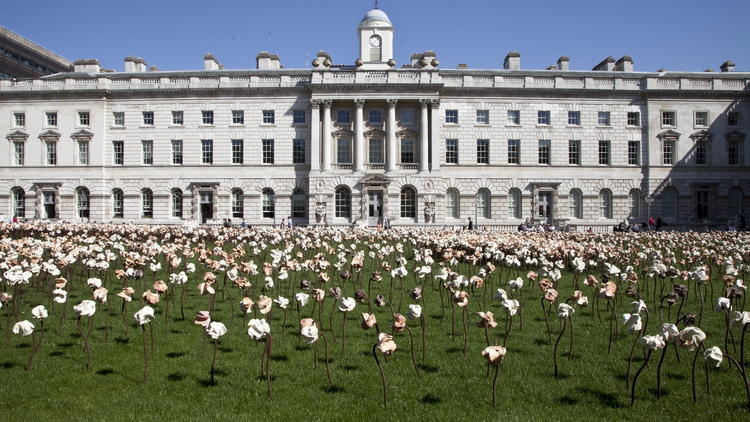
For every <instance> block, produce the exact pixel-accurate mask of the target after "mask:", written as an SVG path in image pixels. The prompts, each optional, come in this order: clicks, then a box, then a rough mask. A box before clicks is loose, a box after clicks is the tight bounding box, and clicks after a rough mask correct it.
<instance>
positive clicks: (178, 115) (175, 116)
mask: <svg viewBox="0 0 750 422" xmlns="http://www.w3.org/2000/svg"><path fill="white" fill-rule="evenodd" d="M172 124H173V125H177V126H181V125H184V124H185V118H184V114H183V112H182V111H179V110H178V111H173V112H172Z"/></svg>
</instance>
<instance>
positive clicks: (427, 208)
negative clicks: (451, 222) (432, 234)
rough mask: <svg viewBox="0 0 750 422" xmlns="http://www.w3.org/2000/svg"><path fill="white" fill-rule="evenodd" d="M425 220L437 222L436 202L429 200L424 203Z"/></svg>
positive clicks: (426, 221)
mask: <svg viewBox="0 0 750 422" xmlns="http://www.w3.org/2000/svg"><path fill="white" fill-rule="evenodd" d="M424 220H425V223H434V222H435V203H434V202H427V203H426V204H424Z"/></svg>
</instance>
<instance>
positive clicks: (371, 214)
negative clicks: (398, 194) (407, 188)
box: [367, 190, 383, 226]
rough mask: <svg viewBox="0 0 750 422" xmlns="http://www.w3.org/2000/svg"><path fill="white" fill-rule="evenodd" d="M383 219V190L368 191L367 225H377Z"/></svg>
mask: <svg viewBox="0 0 750 422" xmlns="http://www.w3.org/2000/svg"><path fill="white" fill-rule="evenodd" d="M382 221H383V191H382V190H370V191H367V225H368V226H376V225H377V224H378V223H380V222H382Z"/></svg>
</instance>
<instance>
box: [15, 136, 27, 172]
mask: <svg viewBox="0 0 750 422" xmlns="http://www.w3.org/2000/svg"><path fill="white" fill-rule="evenodd" d="M25 148H26V143H25V142H23V141H13V164H14V165H17V166H22V165H23V162H24V156H25V154H24V152H25V151H24V150H25Z"/></svg>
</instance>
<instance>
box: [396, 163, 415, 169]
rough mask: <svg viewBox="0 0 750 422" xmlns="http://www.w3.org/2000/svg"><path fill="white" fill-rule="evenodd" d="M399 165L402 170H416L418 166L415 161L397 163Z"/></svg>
mask: <svg viewBox="0 0 750 422" xmlns="http://www.w3.org/2000/svg"><path fill="white" fill-rule="evenodd" d="M399 167H400V168H401V169H402V170H416V169H417V168H419V164H417V163H401V164H399Z"/></svg>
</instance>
